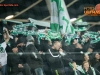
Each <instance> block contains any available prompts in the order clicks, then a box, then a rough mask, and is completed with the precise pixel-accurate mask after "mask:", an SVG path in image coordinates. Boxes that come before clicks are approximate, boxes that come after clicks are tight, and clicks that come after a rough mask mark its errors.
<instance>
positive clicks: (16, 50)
mask: <svg viewBox="0 0 100 75" xmlns="http://www.w3.org/2000/svg"><path fill="white" fill-rule="evenodd" d="M11 49H12V52H13V53H17V52H18V48H17V46H16V45H13V46H12V48H11Z"/></svg>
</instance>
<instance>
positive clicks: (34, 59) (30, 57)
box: [25, 44, 43, 69]
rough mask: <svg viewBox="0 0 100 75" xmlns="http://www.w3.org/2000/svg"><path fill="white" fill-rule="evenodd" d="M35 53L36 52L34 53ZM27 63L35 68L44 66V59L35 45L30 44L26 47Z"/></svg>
mask: <svg viewBox="0 0 100 75" xmlns="http://www.w3.org/2000/svg"><path fill="white" fill-rule="evenodd" d="M34 53H35V54H34ZM25 55H26V63H28V64H29V66H30V67H31V68H33V69H35V68H42V66H43V61H42V58H41V56H40V55H39V53H38V51H37V49H36V48H35V46H34V45H32V44H30V45H28V46H27V48H26V53H25Z"/></svg>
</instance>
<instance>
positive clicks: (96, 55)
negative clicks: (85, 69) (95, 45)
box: [94, 52, 100, 60]
mask: <svg viewBox="0 0 100 75" xmlns="http://www.w3.org/2000/svg"><path fill="white" fill-rule="evenodd" d="M94 58H95V59H96V60H100V54H99V53H98V52H96V53H95V55H94Z"/></svg>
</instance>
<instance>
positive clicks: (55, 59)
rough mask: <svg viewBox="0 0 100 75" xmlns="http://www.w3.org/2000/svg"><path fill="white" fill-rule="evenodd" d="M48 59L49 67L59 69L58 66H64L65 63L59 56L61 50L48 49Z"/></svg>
mask: <svg viewBox="0 0 100 75" xmlns="http://www.w3.org/2000/svg"><path fill="white" fill-rule="evenodd" d="M46 59H47V62H48V64H49V67H51V68H52V69H57V68H63V67H64V66H63V63H62V60H61V58H60V56H59V52H58V51H57V50H54V49H52V48H51V49H48V52H47V54H46Z"/></svg>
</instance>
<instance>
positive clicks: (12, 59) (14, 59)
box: [7, 53, 22, 72]
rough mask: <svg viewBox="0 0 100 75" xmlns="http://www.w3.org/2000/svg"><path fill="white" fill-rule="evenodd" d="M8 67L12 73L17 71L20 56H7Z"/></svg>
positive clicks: (12, 54)
mask: <svg viewBox="0 0 100 75" xmlns="http://www.w3.org/2000/svg"><path fill="white" fill-rule="evenodd" d="M7 64H8V66H9V67H11V70H12V72H16V71H18V64H22V62H21V59H20V55H19V54H17V53H16V54H14V53H11V54H9V55H8V63H7Z"/></svg>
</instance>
